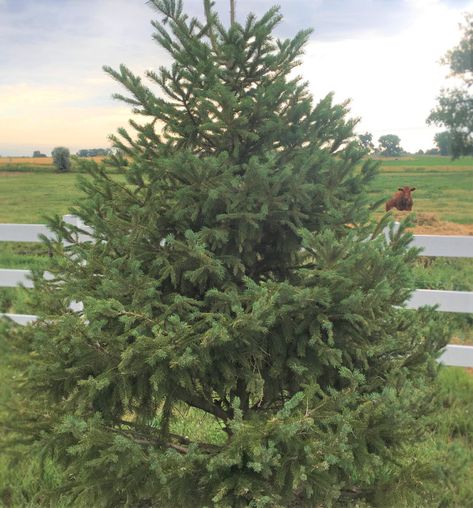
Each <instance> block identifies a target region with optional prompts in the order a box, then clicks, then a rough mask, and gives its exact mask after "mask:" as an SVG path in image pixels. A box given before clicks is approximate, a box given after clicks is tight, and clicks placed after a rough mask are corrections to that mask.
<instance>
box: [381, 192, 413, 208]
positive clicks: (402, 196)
mask: <svg viewBox="0 0 473 508" xmlns="http://www.w3.org/2000/svg"><path fill="white" fill-rule="evenodd" d="M415 190H416V188H415V187H399V189H398V192H396V194H394V196H393V197H392V198H391V199H389V200H388V201H386V211H389V210H391V208H397V209H398V210H407V211H409V212H410V211H411V210H412V204H413V201H412V196H411V192H414V191H415Z"/></svg>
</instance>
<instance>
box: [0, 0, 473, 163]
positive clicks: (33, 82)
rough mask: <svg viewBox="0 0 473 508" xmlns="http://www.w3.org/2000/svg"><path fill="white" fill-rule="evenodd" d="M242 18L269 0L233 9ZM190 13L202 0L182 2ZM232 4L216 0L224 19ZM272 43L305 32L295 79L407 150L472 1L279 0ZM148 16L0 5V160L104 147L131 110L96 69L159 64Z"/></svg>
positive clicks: (121, 1) (138, 11)
mask: <svg viewBox="0 0 473 508" xmlns="http://www.w3.org/2000/svg"><path fill="white" fill-rule="evenodd" d="M236 3H237V10H238V13H239V16H241V18H242V19H243V18H244V17H245V15H246V14H247V13H248V12H249V11H254V12H256V13H259V14H261V13H262V12H264V11H265V10H266V9H267V8H268V7H270V6H271V5H273V4H274V3H275V1H274V0H236ZM184 4H185V8H186V10H187V11H188V12H190V13H191V14H195V15H198V14H200V13H201V12H202V2H201V0H184ZM228 4H229V0H216V5H217V7H218V8H219V10H220V11H221V13H222V18H223V19H224V20H225V21H228ZM279 5H280V6H281V8H282V12H283V14H284V17H285V18H284V21H283V23H282V24H281V26H280V27H279V28H278V35H279V36H281V37H287V36H291V35H294V34H295V33H296V32H297V31H298V30H299V29H301V28H307V27H313V28H314V33H313V35H312V38H311V41H310V43H309V45H308V47H307V50H306V55H305V58H304V63H303V66H302V68H301V74H302V75H303V77H304V78H305V79H306V80H308V81H309V83H310V88H311V91H312V93H313V95H314V96H315V97H316V98H322V97H323V96H325V95H326V94H327V93H328V92H330V91H334V92H335V96H336V99H337V100H339V101H342V100H345V99H347V98H350V99H351V100H352V113H353V115H354V116H357V117H360V118H361V123H360V125H359V131H360V132H364V131H369V132H371V133H373V135H374V137H375V139H377V138H378V137H379V136H381V135H383V134H391V133H393V134H397V135H399V136H400V137H401V141H402V143H401V144H402V146H403V147H404V148H405V149H407V150H413V151H416V150H418V149H420V148H422V149H426V148H429V147H431V146H433V141H432V140H433V136H434V134H435V132H437V131H438V129H436V128H433V127H427V126H426V125H425V118H426V117H427V116H428V114H429V112H430V110H431V109H432V107H433V106H434V105H435V97H436V96H437V95H438V93H439V90H440V88H441V87H442V86H446V85H447V81H446V79H445V78H446V75H447V73H448V70H447V69H446V68H445V67H443V66H441V65H440V64H439V60H440V58H441V57H442V56H443V55H444V54H445V52H446V51H447V50H448V49H449V48H451V47H452V46H454V45H455V44H456V43H457V42H458V40H459V38H460V32H459V28H458V24H459V23H460V22H461V21H462V19H463V17H464V13H465V12H467V11H473V0H280V1H279ZM155 16H156V13H155V12H154V11H153V10H152V9H151V8H150V7H149V5H146V1H145V0H0V154H1V155H3V156H6V155H31V153H32V151H33V150H37V149H40V150H42V151H44V152H47V153H49V152H50V151H51V149H52V148H53V147H54V146H58V145H65V146H68V147H69V148H70V149H71V150H72V151H73V152H75V151H77V150H78V149H80V148H93V147H103V146H108V141H107V136H108V135H109V134H110V133H113V132H114V131H115V130H116V129H117V127H119V126H122V125H125V124H126V121H127V119H128V118H129V117H130V111H129V109H128V108H127V107H126V106H125V105H123V104H121V103H119V102H116V101H114V100H113V99H111V94H112V93H114V92H119V91H121V90H120V89H119V85H118V84H117V83H116V82H114V81H112V80H111V79H110V78H109V77H108V76H106V75H105V74H104V72H103V71H102V65H104V64H106V65H111V66H112V67H114V66H115V67H116V66H118V65H119V64H120V63H125V64H127V66H128V67H130V68H131V69H132V70H133V71H135V72H136V73H142V72H143V71H144V70H145V69H149V68H156V67H158V66H159V65H162V64H163V63H166V61H167V59H166V56H165V54H164V53H163V51H162V50H161V49H160V48H159V47H158V46H157V45H156V44H155V43H154V42H153V41H152V39H151V34H152V27H151V25H150V20H151V19H153V17H155Z"/></svg>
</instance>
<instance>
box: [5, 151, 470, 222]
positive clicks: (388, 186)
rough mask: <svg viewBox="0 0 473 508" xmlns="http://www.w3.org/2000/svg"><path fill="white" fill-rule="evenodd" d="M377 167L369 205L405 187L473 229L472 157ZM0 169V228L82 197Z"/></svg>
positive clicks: (71, 187)
mask: <svg viewBox="0 0 473 508" xmlns="http://www.w3.org/2000/svg"><path fill="white" fill-rule="evenodd" d="M380 163H381V168H380V172H379V174H378V175H377V177H376V178H375V180H374V181H373V183H372V184H371V187H370V194H371V195H372V196H373V200H375V199H387V198H388V197H390V196H391V195H392V194H393V193H394V192H396V191H397V189H398V188H399V187H403V186H405V185H409V186H411V187H416V189H417V190H416V191H415V192H414V194H413V198H414V208H413V211H414V212H425V213H435V214H436V215H437V216H438V218H439V219H440V220H443V221H449V222H456V223H459V224H473V157H465V158H462V159H458V160H455V161H452V160H451V159H449V158H448V157H440V156H436V157H428V156H416V157H403V158H399V159H380ZM1 169H2V168H0V223H1V222H4V223H5V222H10V223H41V222H44V216H45V215H51V214H59V215H64V214H66V213H68V210H69V208H70V207H71V206H72V204H73V203H74V201H75V200H77V199H78V198H79V197H80V191H79V189H78V188H77V185H76V182H77V173H57V172H54V171H53V170H52V169H50V170H48V171H45V166H40V167H39V170H38V171H36V170H33V171H32V170H31V168H30V171H29V172H24V171H21V170H20V171H17V172H15V171H9V172H3V173H2V172H1ZM19 169H21V167H20V166H19ZM114 178H123V177H122V176H119V175H115V176H114ZM381 211H382V210H381V209H380V212H381Z"/></svg>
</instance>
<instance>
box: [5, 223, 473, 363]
mask: <svg viewBox="0 0 473 508" xmlns="http://www.w3.org/2000/svg"><path fill="white" fill-rule="evenodd" d="M64 221H65V222H67V223H69V224H73V225H75V226H77V227H79V228H81V229H83V230H84V231H86V232H89V233H92V232H93V230H92V228H90V227H89V226H85V225H84V224H83V223H82V222H81V220H80V219H79V218H78V217H75V216H73V215H65V216H64ZM41 236H45V237H47V238H54V237H55V235H54V233H53V232H51V231H50V230H49V229H48V228H47V226H45V225H44V224H0V242H40V241H41ZM88 239H90V237H89V236H87V235H86V234H80V235H78V240H79V241H87V240H88ZM411 245H412V246H413V247H419V248H421V249H422V252H421V255H422V256H429V257H435V256H442V257H458V258H473V236H442V235H414V238H413V241H412V244H411ZM44 276H45V278H48V279H50V278H51V277H52V276H51V274H49V273H48V272H45V274H44ZM18 286H22V287H25V288H32V287H33V281H32V280H31V272H30V270H16V269H0V287H18ZM426 305H428V306H436V307H437V309H436V310H438V311H441V312H459V313H473V292H472V291H443V290H437V289H417V290H415V291H414V292H413V294H412V296H411V298H410V299H409V300H408V301H406V302H405V307H406V308H407V309H418V308H420V307H423V306H426ZM70 308H71V309H72V310H75V311H81V310H82V308H83V306H82V304H81V303H80V302H74V303H73V304H71V306H70ZM2 316H3V317H5V318H7V319H9V320H11V321H13V322H15V323H17V324H20V325H27V324H30V323H33V322H34V321H35V320H36V319H37V317H36V316H33V315H27V314H1V313H0V317H2ZM440 362H441V363H444V364H445V365H451V366H457V367H473V346H462V345H457V344H449V345H448V346H447V347H446V348H445V350H444V352H443V354H442V356H441V357H440Z"/></svg>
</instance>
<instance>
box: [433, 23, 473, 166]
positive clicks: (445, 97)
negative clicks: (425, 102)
mask: <svg viewBox="0 0 473 508" xmlns="http://www.w3.org/2000/svg"><path fill="white" fill-rule="evenodd" d="M460 26H461V28H462V30H463V38H462V40H461V41H460V43H459V44H458V46H456V47H454V48H453V49H451V50H450V51H449V52H448V53H447V54H446V55H445V57H444V58H443V59H442V63H443V64H445V65H448V66H449V67H450V71H451V73H450V77H452V78H455V79H456V80H457V81H458V80H460V81H461V84H460V85H459V86H458V87H456V88H451V89H450V88H446V89H442V90H441V93H440V95H439V97H438V98H437V100H438V104H437V107H436V108H435V109H433V110H432V112H431V113H430V115H429V117H428V118H427V123H429V124H435V125H439V126H443V127H446V128H447V130H448V132H449V133H450V136H451V153H450V154H451V155H453V157H454V158H456V157H460V156H461V155H470V154H472V153H473V94H472V93H471V85H473V13H469V14H467V15H466V18H465V23H464V24H463V25H460Z"/></svg>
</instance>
